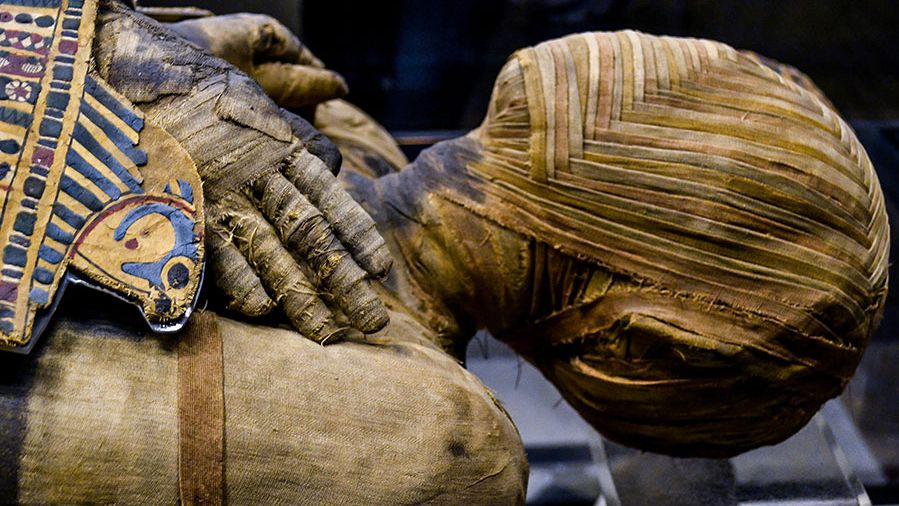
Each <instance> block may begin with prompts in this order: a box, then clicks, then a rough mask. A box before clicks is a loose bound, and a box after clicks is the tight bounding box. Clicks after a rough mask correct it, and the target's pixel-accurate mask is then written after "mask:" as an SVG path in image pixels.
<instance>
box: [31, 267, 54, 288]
mask: <svg viewBox="0 0 899 506" xmlns="http://www.w3.org/2000/svg"><path fill="white" fill-rule="evenodd" d="M33 277H34V280H35V281H37V282H38V283H43V284H45V285H49V284H50V283H52V282H53V272H51V271H48V270H47V269H44V268H43V267H36V268H35V269H34V276H33Z"/></svg>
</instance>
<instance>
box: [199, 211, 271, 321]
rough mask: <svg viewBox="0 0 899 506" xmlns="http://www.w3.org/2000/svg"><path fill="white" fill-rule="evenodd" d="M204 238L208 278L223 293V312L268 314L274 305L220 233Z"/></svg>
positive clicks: (213, 232) (248, 266) (238, 251)
mask: <svg viewBox="0 0 899 506" xmlns="http://www.w3.org/2000/svg"><path fill="white" fill-rule="evenodd" d="M212 228H213V227H212V226H210V229H211V230H210V233H209V234H207V236H206V237H207V247H208V256H207V258H209V269H210V274H211V275H212V276H213V279H215V283H216V285H217V286H218V288H219V289H220V290H221V291H222V292H223V293H224V296H225V302H226V305H227V308H228V309H230V310H232V311H237V312H239V313H243V314H245V315H247V316H253V317H256V316H264V315H267V314H269V313H270V312H271V311H272V310H273V309H274V308H275V303H274V301H272V299H271V298H269V296H268V294H266V293H265V289H264V288H263V287H262V283H261V282H260V281H259V278H258V277H256V274H254V273H253V269H252V268H250V265H249V264H247V261H246V259H244V257H243V255H242V254H241V253H240V250H238V249H237V246H235V245H233V244H232V243H231V242H230V241H229V240H228V239H227V238H226V237H223V236H222V234H223V233H226V231H224V230H212Z"/></svg>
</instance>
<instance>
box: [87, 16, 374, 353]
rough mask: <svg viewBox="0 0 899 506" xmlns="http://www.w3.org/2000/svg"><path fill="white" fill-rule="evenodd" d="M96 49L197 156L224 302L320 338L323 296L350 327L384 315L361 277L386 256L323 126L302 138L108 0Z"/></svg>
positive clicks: (230, 70)
mask: <svg viewBox="0 0 899 506" xmlns="http://www.w3.org/2000/svg"><path fill="white" fill-rule="evenodd" d="M94 48H95V49H94V58H95V61H96V67H97V71H98V72H99V74H100V75H101V77H103V78H104V79H106V80H107V81H108V82H109V83H110V84H111V85H112V86H113V87H115V88H116V89H117V90H118V91H119V92H121V93H123V94H124V95H125V96H127V97H128V98H129V99H130V100H131V101H132V102H134V103H135V104H136V105H137V106H138V107H140V108H141V110H143V111H144V112H145V114H146V115H147V118H148V119H149V120H151V121H153V122H154V123H156V124H157V125H159V126H161V127H162V128H164V129H166V130H167V131H168V132H169V133H170V134H171V135H172V136H174V137H175V138H176V139H178V140H179V141H180V142H181V143H182V145H183V146H184V148H185V149H186V150H187V151H188V153H190V155H191V157H192V158H193V159H194V162H195V163H196V165H197V167H198V169H199V171H200V176H201V178H202V179H203V185H204V187H203V190H204V195H205V197H206V202H207V205H208V208H207V236H208V241H207V242H208V245H209V254H210V268H211V274H212V275H213V276H214V277H215V280H216V282H217V284H218V287H219V289H220V290H222V291H223V292H224V294H225V295H226V297H227V299H228V300H229V304H230V307H231V308H232V309H235V310H238V311H241V312H243V313H245V314H248V315H251V316H252V315H262V314H265V313H268V312H269V311H271V310H272V309H273V308H274V307H275V305H276V304H277V305H279V306H280V307H281V308H283V310H284V311H285V313H286V314H287V316H288V317H289V318H290V319H291V321H292V322H293V324H294V325H295V326H296V327H297V329H298V330H300V331H301V332H303V333H304V334H305V335H307V336H309V337H310V338H313V339H316V340H318V341H326V340H328V339H330V338H331V337H332V336H334V335H335V333H336V331H337V330H338V325H337V323H336V321H335V317H334V315H333V314H332V312H331V311H330V310H329V309H328V307H327V306H326V305H325V303H324V302H323V300H322V298H320V295H324V296H325V297H324V299H325V300H329V301H333V302H334V303H335V304H336V305H337V306H338V307H339V308H340V309H341V310H343V312H344V313H345V314H346V315H347V317H348V318H349V321H350V324H351V325H352V326H353V327H355V328H357V329H359V330H362V331H364V332H373V331H377V330H379V329H380V328H382V327H383V326H384V325H386V323H387V319H388V318H387V313H386V310H385V308H384V306H383V305H382V303H381V301H380V300H379V299H378V297H377V295H376V294H375V293H374V291H373V290H372V289H371V287H370V286H369V285H368V281H367V278H369V277H379V276H383V275H384V274H385V273H386V272H387V270H388V269H389V267H390V263H391V261H390V256H389V253H388V251H387V248H386V246H385V244H384V241H383V239H382V238H381V237H380V235H378V233H377V231H376V230H375V226H374V222H373V221H372V220H371V218H370V217H369V216H368V215H367V214H366V213H365V212H364V211H363V210H362V209H361V207H359V206H358V205H357V204H356V203H355V202H354V201H353V200H352V199H351V198H350V197H349V195H348V194H347V193H346V192H345V191H343V189H342V188H341V187H340V186H339V184H338V182H337V181H336V179H335V178H334V176H333V175H332V169H336V164H339V155H337V154H336V152H335V151H334V150H333V146H331V147H330V149H329V146H328V145H326V144H324V143H323V142H322V141H321V138H320V136H319V137H317V138H316V139H317V140H316V142H312V143H309V142H307V141H309V139H310V138H312V137H315V136H314V132H315V131H314V129H312V128H311V127H310V126H309V125H308V123H306V122H305V121H303V120H302V119H300V118H298V117H296V116H293V115H291V114H289V113H286V112H285V111H282V110H280V109H279V108H278V107H277V106H276V105H275V104H274V103H273V102H272V101H271V100H270V99H269V98H268V97H266V95H265V93H264V92H263V90H262V89H260V87H259V86H258V85H257V84H256V83H255V82H254V81H253V80H252V79H250V78H249V77H248V76H246V75H245V74H244V73H242V72H240V71H239V70H238V69H236V68H235V67H233V66H232V65H230V64H228V63H226V62H225V61H222V60H220V59H218V58H216V57H213V56H210V55H209V54H207V53H205V52H202V51H200V50H197V49H194V47H193V46H191V45H189V44H187V43H186V42H185V41H184V40H182V39H181V38H179V37H178V36H176V35H175V34H173V33H172V32H170V31H168V30H166V29H165V28H163V27H162V26H161V25H159V24H158V23H156V22H155V21H152V20H150V19H149V18H146V17H144V16H142V15H139V14H136V13H135V12H134V11H132V10H130V9H128V8H127V7H124V6H123V5H122V4H120V3H118V2H117V1H114V0H104V1H103V3H102V4H101V12H100V17H99V21H98V27H97V38H96V41H95V44H94ZM316 153H317V154H318V155H319V156H316ZM326 161H327V162H328V163H330V164H331V166H330V167H329V166H328V163H326ZM317 288H320V289H321V293H319V290H318V289H317Z"/></svg>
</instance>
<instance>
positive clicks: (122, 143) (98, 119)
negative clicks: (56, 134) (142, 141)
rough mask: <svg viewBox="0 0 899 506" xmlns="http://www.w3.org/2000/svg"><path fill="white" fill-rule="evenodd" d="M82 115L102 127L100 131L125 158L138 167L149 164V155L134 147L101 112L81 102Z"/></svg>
mask: <svg viewBox="0 0 899 506" xmlns="http://www.w3.org/2000/svg"><path fill="white" fill-rule="evenodd" d="M81 114H84V115H85V116H87V117H88V119H90V120H91V121H93V122H94V124H95V125H97V126H98V127H100V130H102V131H103V133H104V134H106V136H107V137H109V140H111V141H112V142H113V144H115V146H116V147H117V148H119V149H120V150H121V151H122V153H125V156H127V157H128V158H130V159H131V161H132V162H134V163H135V164H136V165H145V164H146V163H147V153H145V152H144V150H142V149H137V148H136V147H134V144H133V143H132V142H131V139H129V138H128V137H127V136H126V135H125V132H122V131H121V130H119V129H118V128H117V127H116V126H115V125H113V124H112V122H110V121H109V120H108V119H106V118H104V117H103V115H102V114H100V112H99V111H97V110H96V109H94V108H93V107H91V105H90V104H88V103H87V102H86V101H85V102H81Z"/></svg>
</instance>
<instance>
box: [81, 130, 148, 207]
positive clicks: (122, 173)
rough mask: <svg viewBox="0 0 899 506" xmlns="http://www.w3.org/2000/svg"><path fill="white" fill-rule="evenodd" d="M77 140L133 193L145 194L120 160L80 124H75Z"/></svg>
mask: <svg viewBox="0 0 899 506" xmlns="http://www.w3.org/2000/svg"><path fill="white" fill-rule="evenodd" d="M74 134H75V140H77V141H78V142H80V143H81V145H82V146H84V147H85V148H86V149H87V150H88V151H90V153H91V154H92V155H94V156H95V157H97V159H98V160H100V162H102V163H104V164H106V166H107V167H109V169H110V170H111V171H112V172H113V173H114V174H115V175H116V176H117V177H118V178H119V179H121V180H122V182H123V183H125V185H127V186H128V188H130V189H131V191H133V192H135V193H143V190H142V189H141V187H140V183H138V182H137V180H136V179H134V176H132V175H131V173H130V172H128V169H126V168H125V167H124V166H123V165H122V164H121V163H119V161H118V160H116V159H115V157H113V156H112V155H111V154H110V153H109V151H106V149H104V148H103V146H101V145H100V143H99V142H97V139H94V136H93V135H91V133H90V132H88V131H87V129H86V128H84V127H83V126H82V125H81V124H80V123H76V124H75V130H74Z"/></svg>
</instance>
